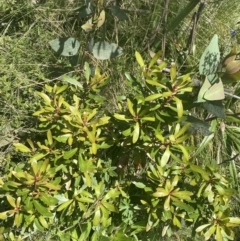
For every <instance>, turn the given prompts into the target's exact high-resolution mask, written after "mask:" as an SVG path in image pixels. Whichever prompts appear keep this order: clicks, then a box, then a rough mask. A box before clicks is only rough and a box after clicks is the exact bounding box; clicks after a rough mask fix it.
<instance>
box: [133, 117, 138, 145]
mask: <svg viewBox="0 0 240 241" xmlns="http://www.w3.org/2000/svg"><path fill="white" fill-rule="evenodd" d="M139 135H140V125H139V122H136V124H135V125H134V130H133V138H132V142H133V143H136V142H137V141H138V138H139Z"/></svg>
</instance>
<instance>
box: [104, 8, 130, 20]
mask: <svg viewBox="0 0 240 241" xmlns="http://www.w3.org/2000/svg"><path fill="white" fill-rule="evenodd" d="M109 9H110V10H111V12H112V15H114V16H115V17H117V18H118V19H119V20H123V21H124V20H128V16H127V14H126V13H125V11H124V10H123V9H121V8H119V7H118V6H110V7H109Z"/></svg>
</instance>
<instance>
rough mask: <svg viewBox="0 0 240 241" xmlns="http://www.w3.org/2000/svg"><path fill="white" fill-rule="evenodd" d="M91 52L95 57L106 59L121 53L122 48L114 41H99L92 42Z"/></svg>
mask: <svg viewBox="0 0 240 241" xmlns="http://www.w3.org/2000/svg"><path fill="white" fill-rule="evenodd" d="M92 53H93V56H94V57H95V58H96V59H100V60H106V59H111V58H115V57H118V56H120V55H122V54H123V49H122V48H121V47H119V46H118V45H117V44H115V43H109V42H107V41H101V42H97V43H95V44H94V46H93V48H92Z"/></svg>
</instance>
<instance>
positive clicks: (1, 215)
mask: <svg viewBox="0 0 240 241" xmlns="http://www.w3.org/2000/svg"><path fill="white" fill-rule="evenodd" d="M7 213H8V211H6V212H2V213H0V220H4V219H6V218H7V217H8V216H7Z"/></svg>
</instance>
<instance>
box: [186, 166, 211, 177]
mask: <svg viewBox="0 0 240 241" xmlns="http://www.w3.org/2000/svg"><path fill="white" fill-rule="evenodd" d="M190 168H191V170H192V171H194V172H197V173H199V174H200V175H201V176H202V178H203V179H204V180H206V181H209V180H210V177H209V175H208V172H206V171H205V170H204V169H202V168H201V167H200V166H197V165H190Z"/></svg>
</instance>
